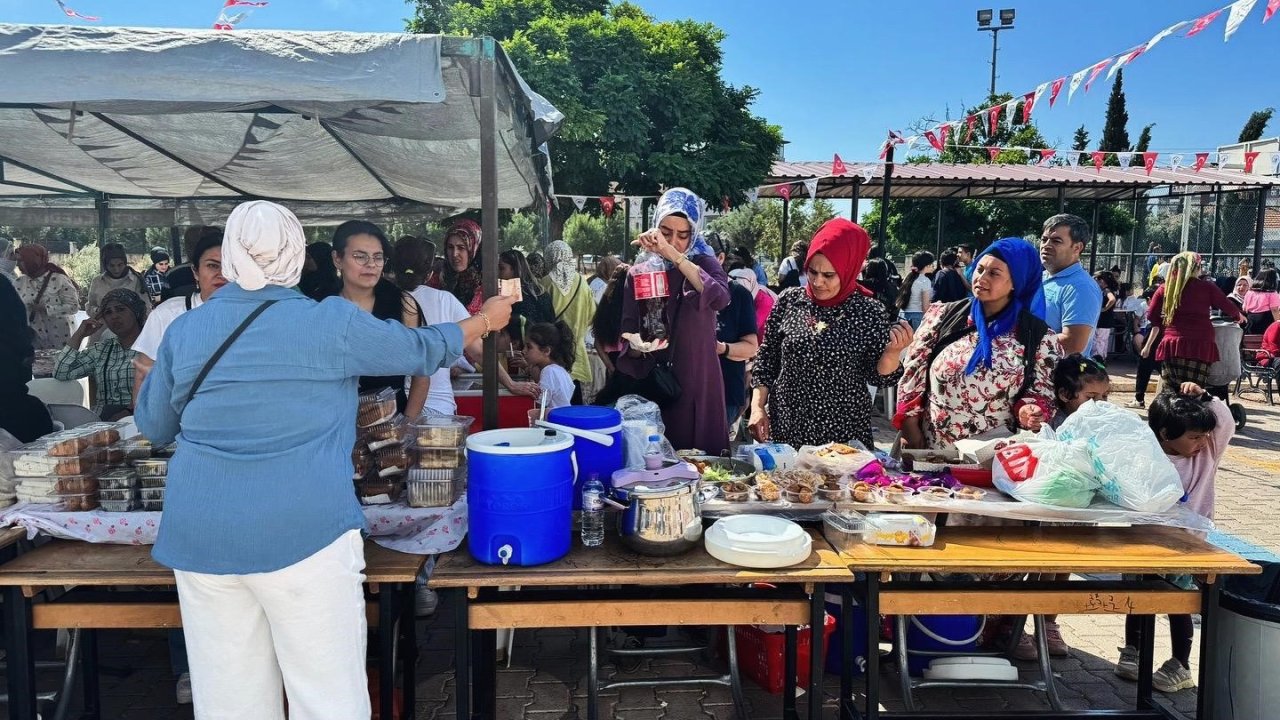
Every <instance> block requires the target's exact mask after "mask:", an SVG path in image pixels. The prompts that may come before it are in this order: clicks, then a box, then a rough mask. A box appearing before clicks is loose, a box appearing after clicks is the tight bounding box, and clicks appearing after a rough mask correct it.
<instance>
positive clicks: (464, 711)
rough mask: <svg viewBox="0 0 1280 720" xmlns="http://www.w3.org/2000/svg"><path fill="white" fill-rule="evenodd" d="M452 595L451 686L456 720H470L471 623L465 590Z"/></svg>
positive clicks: (455, 591)
mask: <svg viewBox="0 0 1280 720" xmlns="http://www.w3.org/2000/svg"><path fill="white" fill-rule="evenodd" d="M453 595H454V608H453V609H454V613H455V615H454V620H453V685H454V692H455V693H457V695H456V697H454V715H455V717H456V720H471V632H470V631H469V629H468V624H469V623H470V621H471V617H470V614H469V613H468V609H467V589H466V588H458V589H456V590H454V591H453Z"/></svg>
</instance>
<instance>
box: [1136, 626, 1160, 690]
mask: <svg viewBox="0 0 1280 720" xmlns="http://www.w3.org/2000/svg"><path fill="white" fill-rule="evenodd" d="M1138 622H1139V626H1138V627H1139V630H1138V709H1139V710H1150V709H1152V708H1154V707H1155V705H1154V704H1153V702H1152V700H1151V672H1152V670H1153V669H1154V667H1155V663H1156V616H1155V615H1142V616H1140V617H1139V618H1138Z"/></svg>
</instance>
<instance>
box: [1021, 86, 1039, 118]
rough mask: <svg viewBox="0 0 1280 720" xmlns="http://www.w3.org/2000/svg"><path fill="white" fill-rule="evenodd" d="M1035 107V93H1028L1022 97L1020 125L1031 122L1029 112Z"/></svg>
mask: <svg viewBox="0 0 1280 720" xmlns="http://www.w3.org/2000/svg"><path fill="white" fill-rule="evenodd" d="M1035 106H1036V94H1035V92H1029V93H1027V94H1026V95H1023V96H1022V124H1023V125H1026V124H1027V123H1029V122H1031V110H1032V108H1034V107H1035Z"/></svg>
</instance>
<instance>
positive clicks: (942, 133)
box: [938, 123, 951, 149]
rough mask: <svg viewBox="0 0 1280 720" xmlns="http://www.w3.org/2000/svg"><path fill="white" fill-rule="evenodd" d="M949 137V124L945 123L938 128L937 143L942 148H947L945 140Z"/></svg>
mask: <svg viewBox="0 0 1280 720" xmlns="http://www.w3.org/2000/svg"><path fill="white" fill-rule="evenodd" d="M950 137H951V123H945V124H943V125H940V126H939V127H938V142H940V143H942V147H943V148H944V149H945V148H946V147H947V140H948V139H949V138H950Z"/></svg>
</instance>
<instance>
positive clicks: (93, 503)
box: [53, 493, 98, 512]
mask: <svg viewBox="0 0 1280 720" xmlns="http://www.w3.org/2000/svg"><path fill="white" fill-rule="evenodd" d="M97 508H98V494H97V493H85V494H82V495H63V496H61V497H59V498H58V501H57V504H56V505H55V506H54V508H53V509H54V510H55V511H57V512H87V511H89V510H96V509H97Z"/></svg>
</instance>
